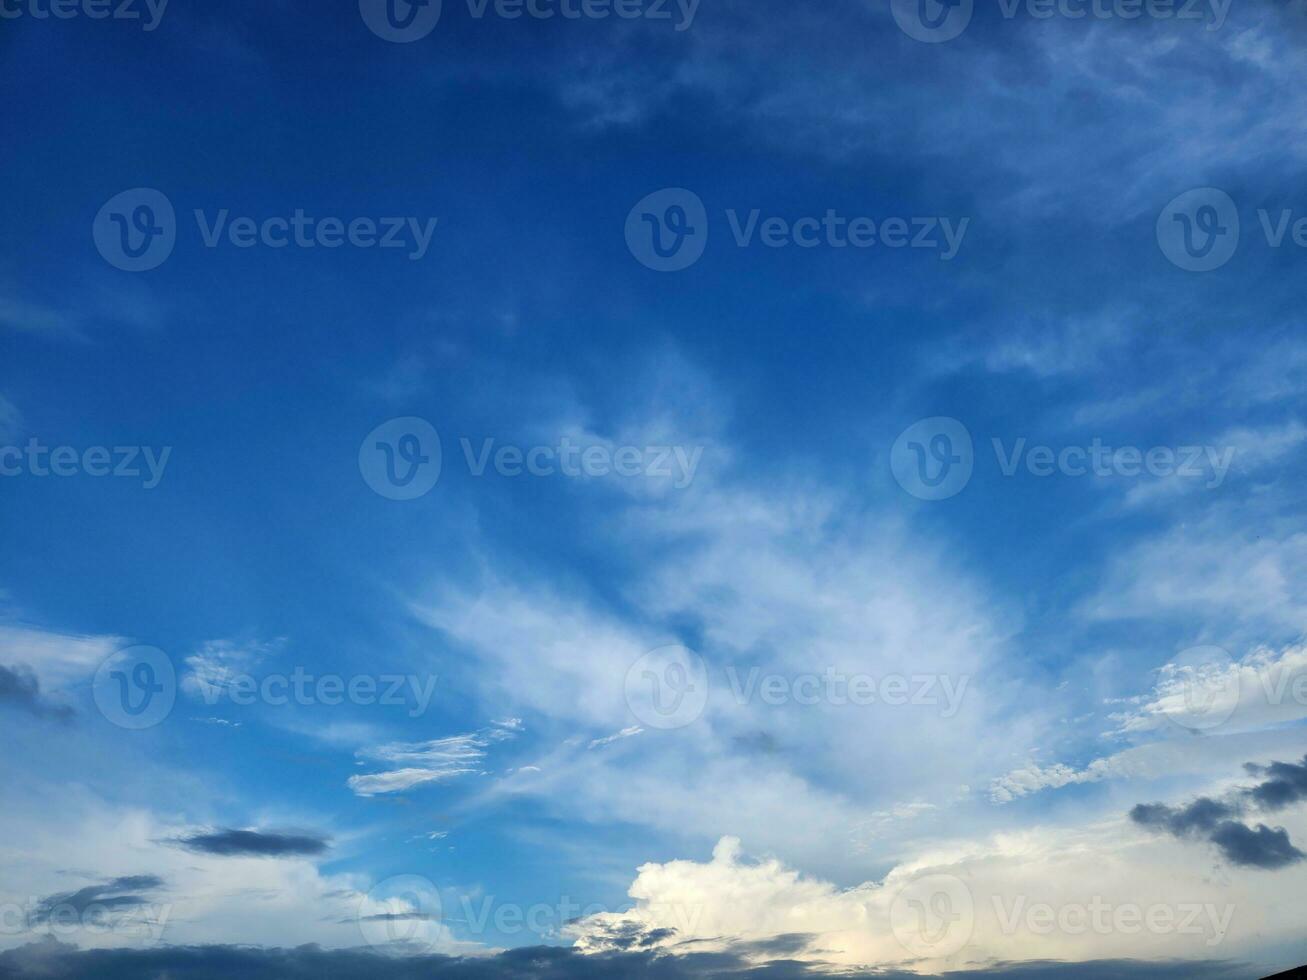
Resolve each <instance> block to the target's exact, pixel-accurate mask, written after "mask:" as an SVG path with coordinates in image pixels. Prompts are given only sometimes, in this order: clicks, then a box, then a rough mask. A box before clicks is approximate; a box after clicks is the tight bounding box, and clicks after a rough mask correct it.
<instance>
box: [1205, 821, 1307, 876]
mask: <svg viewBox="0 0 1307 980" xmlns="http://www.w3.org/2000/svg"><path fill="white" fill-rule="evenodd" d="M1212 843H1213V844H1215V845H1216V846H1217V847H1219V848H1220V849H1221V853H1223V854H1224V855H1225V856H1226V857H1227V858H1228V859H1229V860H1230V861H1231V863H1233V864H1240V865H1243V866H1245V867H1250V868H1266V869H1268V870H1274V869H1276V868H1283V867H1286V866H1288V865H1290V864H1297V863H1298V862H1299V861H1301V860H1302V859H1303V858H1304V857H1307V854H1303V852H1302V851H1300V850H1298V848H1296V847H1294V846H1293V844H1291V843H1290V842H1289V835H1288V834H1287V833H1285V831H1284V828H1283V827H1276V828H1275V829H1271V828H1270V827H1268V826H1266V825H1265V824H1258V825H1257V829H1256V830H1253V829H1252V828H1251V827H1245V826H1244V825H1243V824H1241V823H1235V822H1234V821H1232V820H1231V821H1227V822H1226V823H1223V824H1220V825H1219V826H1217V828H1216V829H1215V830H1214V831H1212Z"/></svg>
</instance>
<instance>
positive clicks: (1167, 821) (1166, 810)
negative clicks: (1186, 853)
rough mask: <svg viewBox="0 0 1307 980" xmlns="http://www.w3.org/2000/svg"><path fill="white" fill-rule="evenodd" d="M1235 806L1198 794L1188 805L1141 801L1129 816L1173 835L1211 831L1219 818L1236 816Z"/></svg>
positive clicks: (1139, 822) (1226, 818)
mask: <svg viewBox="0 0 1307 980" xmlns="http://www.w3.org/2000/svg"><path fill="white" fill-rule="evenodd" d="M1238 815H1239V811H1238V810H1236V809H1235V808H1234V807H1232V806H1230V805H1228V804H1226V803H1222V802H1220V801H1219V800H1213V799H1211V798H1210V797H1206V796H1200V797H1198V799H1196V800H1194V801H1193V802H1192V803H1190V804H1189V805H1188V806H1184V807H1178V808H1177V807H1169V806H1166V805H1165V804H1164V803H1140V804H1139V805H1138V806H1136V807H1135V808H1134V809H1133V810H1131V811H1130V819H1131V820H1133V821H1134V822H1135V823H1137V824H1142V825H1144V826H1146V827H1159V828H1162V829H1164V830H1167V831H1169V832H1170V833H1172V834H1174V835H1175V836H1176V837H1190V836H1193V835H1195V834H1201V833H1210V832H1211V831H1212V830H1214V829H1215V828H1216V826H1217V824H1219V823H1221V822H1222V821H1225V820H1229V819H1230V818H1232V817H1237V816H1238Z"/></svg>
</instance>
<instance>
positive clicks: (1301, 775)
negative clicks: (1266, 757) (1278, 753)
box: [1244, 756, 1307, 810]
mask: <svg viewBox="0 0 1307 980" xmlns="http://www.w3.org/2000/svg"><path fill="white" fill-rule="evenodd" d="M1244 768H1245V769H1247V770H1248V772H1249V773H1251V774H1252V775H1254V776H1267V777H1270V778H1268V779H1267V780H1266V781H1265V782H1264V783H1261V784H1259V785H1258V786H1255V787H1254V788H1253V789H1252V790H1250V791H1249V796H1250V797H1251V798H1252V800H1253V801H1254V802H1255V803H1256V804H1257V805H1258V806H1260V807H1261V808H1262V809H1263V810H1279V809H1282V808H1284V807H1286V806H1289V805H1290V804H1291V803H1297V802H1299V801H1300V800H1304V799H1307V756H1303V760H1302V762H1300V763H1292V762H1272V763H1271V764H1270V765H1269V766H1257V765H1253V764H1252V763H1249V764H1248V765H1246V766H1245V767H1244Z"/></svg>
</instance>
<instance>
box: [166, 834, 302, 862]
mask: <svg viewBox="0 0 1307 980" xmlns="http://www.w3.org/2000/svg"><path fill="white" fill-rule="evenodd" d="M173 843H175V844H178V845H180V846H182V847H184V848H186V849H187V850H191V851H199V852H200V853H201V854H216V855H218V856H219V857H302V856H305V855H310V856H311V855H314V854H322V853H324V852H325V851H326V850H327V846H328V845H327V841H326V840H325V839H324V838H322V837H318V836H315V835H311V834H280V833H272V832H267V831H262V830H230V829H225V830H218V831H214V832H213V833H205V834H191V835H190V836H189V837H179V838H177V839H176V840H175V841H173Z"/></svg>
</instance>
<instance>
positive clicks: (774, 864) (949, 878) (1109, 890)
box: [571, 813, 1307, 972]
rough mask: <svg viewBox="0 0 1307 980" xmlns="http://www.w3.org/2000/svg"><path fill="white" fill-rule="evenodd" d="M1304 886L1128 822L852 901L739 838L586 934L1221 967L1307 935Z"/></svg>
mask: <svg viewBox="0 0 1307 980" xmlns="http://www.w3.org/2000/svg"><path fill="white" fill-rule="evenodd" d="M1293 826H1294V828H1295V829H1296V830H1297V831H1298V832H1301V830H1302V828H1304V827H1305V826H1307V816H1305V815H1304V814H1303V813H1297V814H1295V815H1293ZM1304 884H1307V868H1303V867H1301V866H1300V867H1298V868H1295V869H1292V870H1290V871H1286V872H1283V873H1281V874H1279V875H1276V876H1273V877H1268V876H1266V875H1265V874H1264V873H1259V872H1256V871H1247V870H1239V869H1229V868H1223V869H1222V870H1221V872H1220V873H1219V874H1216V875H1213V873H1212V871H1211V868H1210V866H1209V862H1207V861H1205V860H1195V858H1194V855H1193V854H1192V853H1191V852H1190V850H1189V849H1188V848H1187V847H1186V846H1185V845H1184V844H1182V843H1180V842H1177V841H1175V840H1171V839H1166V838H1158V837H1153V836H1149V835H1146V834H1142V833H1139V832H1137V831H1136V830H1134V829H1132V828H1130V827H1129V826H1127V825H1126V824H1125V822H1124V821H1122V820H1116V821H1111V822H1107V823H1104V824H1100V825H1091V826H1086V827H1082V828H1079V829H1076V830H1066V829H1063V830H1057V829H1044V828H1034V829H1030V830H1027V831H1023V832H1021V833H1018V834H1002V835H994V836H991V837H988V838H984V839H978V840H970V841H958V842H955V843H953V844H950V845H946V846H942V847H938V848H936V849H934V850H933V851H930V852H925V853H922V854H921V855H919V856H918V858H917V859H915V860H913V861H910V862H905V863H903V864H900V865H899V866H897V867H895V868H894V869H893V870H891V871H890V872H889V873H888V874H887V875H885V877H884V878H883V879H882V880H879V881H868V882H866V883H864V884H861V885H857V886H855V887H852V888H839V887H837V886H835V885H833V884H831V883H830V882H827V881H821V880H815V879H812V878H809V877H805V876H804V875H801V874H799V873H798V872H797V871H795V870H794V869H792V868H790V867H787V866H786V865H785V864H784V863H782V862H780V861H777V860H775V859H770V858H769V859H763V860H758V861H750V860H746V859H745V858H744V857H743V856H742V853H741V845H740V842H739V841H738V840H735V839H733V838H724V839H723V840H721V841H720V842H719V843H718V845H717V847H716V848H715V849H714V851H713V855H712V859H711V860H710V861H708V862H706V863H698V862H694V861H671V862H668V863H666V864H646V865H644V866H643V867H641V868H640V869H639V873H638V876H637V877H636V879H635V882H634V883H633V884H632V886H631V888H630V891H629V895H630V897H631V898H632V899H633V900H634V901H635V905H634V907H633V908H632V909H630V910H629V911H627V912H622V913H605V914H601V915H596V916H590V917H588V918H585V919H583V920H581V921H579V922H578V923H576V924H575V925H574V927H573V928H572V930H571V931H572V935H573V936H574V938H575V940H576V943H577V945H578V947H579V948H581V949H583V950H585V951H588V952H594V951H600V950H604V949H608V948H612V945H613V942H614V940H621V939H622V937H630V936H632V935H641V936H644V937H646V941H649V942H652V943H655V944H656V945H657V946H659V947H660V948H663V949H665V950H667V951H668V952H672V953H677V952H689V951H703V950H707V949H731V950H734V951H737V952H743V953H745V954H746V955H753V956H754V957H755V958H756V959H758V960H759V961H763V960H765V959H767V958H769V957H772V956H774V955H775V952H774V950H775V948H776V947H775V945H774V944H776V943H778V942H783V943H785V944H786V945H785V947H784V948H785V954H784V955H786V956H787V957H790V956H792V957H794V958H797V959H800V960H803V961H806V962H810V963H825V964H829V965H830V966H832V967H835V968H841V967H855V966H880V967H888V966H895V967H899V968H904V969H909V970H913V971H920V972H934V971H942V972H948V971H951V970H956V969H960V968H963V967H968V966H984V965H992V964H994V963H997V962H1001V961H1019V960H1030V959H1055V960H1072V961H1076V960H1091V959H1108V958H1112V957H1127V956H1128V957H1139V958H1169V957H1174V958H1177V959H1193V960H1208V959H1217V958H1226V957H1237V956H1240V955H1243V954H1245V953H1247V952H1249V951H1255V950H1257V949H1259V948H1261V947H1262V946H1263V944H1264V943H1266V942H1275V941H1280V940H1285V939H1289V938H1292V937H1293V936H1295V935H1296V934H1297V930H1298V926H1299V923H1300V921H1301V918H1302V916H1303V914H1304V912H1307V898H1304V895H1307V892H1305V891H1304V890H1303V886H1304ZM796 937H803V938H802V941H799V940H798V939H796ZM768 944H770V945H768ZM932 944H933V946H934V949H933V950H932V948H931V946H932ZM764 950H766V951H765V952H764ZM751 951H752V953H751Z"/></svg>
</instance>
